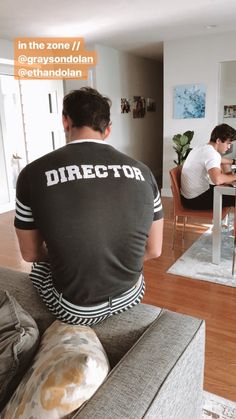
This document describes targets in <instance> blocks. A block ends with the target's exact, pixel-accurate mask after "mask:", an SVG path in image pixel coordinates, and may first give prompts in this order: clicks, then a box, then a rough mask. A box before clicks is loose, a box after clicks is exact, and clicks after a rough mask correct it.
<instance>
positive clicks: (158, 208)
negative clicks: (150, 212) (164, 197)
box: [154, 191, 163, 220]
mask: <svg viewBox="0 0 236 419" xmlns="http://www.w3.org/2000/svg"><path fill="white" fill-rule="evenodd" d="M161 218H163V208H162V203H161V196H160V192H159V191H157V195H156V197H155V198H154V220H160V219H161Z"/></svg>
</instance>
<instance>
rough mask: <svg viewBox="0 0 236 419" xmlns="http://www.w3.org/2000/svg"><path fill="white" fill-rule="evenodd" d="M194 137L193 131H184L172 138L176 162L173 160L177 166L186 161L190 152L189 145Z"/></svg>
mask: <svg viewBox="0 0 236 419" xmlns="http://www.w3.org/2000/svg"><path fill="white" fill-rule="evenodd" d="M193 135H194V131H186V132H184V133H183V134H176V135H174V137H173V138H172V141H173V142H174V146H173V148H174V150H175V151H176V153H177V157H178V159H177V160H174V163H175V164H177V165H178V166H179V165H182V164H183V163H184V161H185V160H186V158H187V156H188V154H189V153H190V151H191V150H192V148H191V147H190V143H191V141H192V138H193Z"/></svg>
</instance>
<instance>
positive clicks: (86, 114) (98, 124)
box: [62, 87, 111, 133]
mask: <svg viewBox="0 0 236 419" xmlns="http://www.w3.org/2000/svg"><path fill="white" fill-rule="evenodd" d="M110 107H111V101H110V99H108V98H107V97H105V96H102V95H101V94H100V93H99V92H98V91H97V90H95V89H92V88H91V87H82V88H81V89H79V90H73V91H72V92H70V93H68V94H67V95H66V96H65V97H64V100H63V111H62V113H63V115H65V116H67V115H68V116H69V117H70V119H71V120H72V126H73V127H75V128H82V127H85V126H87V127H90V128H92V129H93V130H94V131H99V132H101V133H104V131H105V129H106V128H107V127H108V125H109V124H110Z"/></svg>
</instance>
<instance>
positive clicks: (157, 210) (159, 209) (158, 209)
mask: <svg viewBox="0 0 236 419" xmlns="http://www.w3.org/2000/svg"><path fill="white" fill-rule="evenodd" d="M161 210H162V205H161V206H160V207H158V208H154V212H160V211H161Z"/></svg>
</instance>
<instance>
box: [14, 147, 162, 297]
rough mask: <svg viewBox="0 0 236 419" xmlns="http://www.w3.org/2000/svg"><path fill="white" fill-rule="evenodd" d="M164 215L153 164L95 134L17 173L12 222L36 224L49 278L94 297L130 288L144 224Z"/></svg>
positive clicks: (73, 293) (61, 288)
mask: <svg viewBox="0 0 236 419" xmlns="http://www.w3.org/2000/svg"><path fill="white" fill-rule="evenodd" d="M162 217H163V213H162V204H161V199H160V194H159V191H158V187H157V184H156V181H155V179H154V176H153V175H152V173H151V171H150V169H149V168H148V167H147V166H146V165H144V164H143V163H141V162H138V161H136V160H134V159H132V158H131V157H128V156H127V155H125V154H123V153H121V152H119V151H117V150H116V149H115V148H114V147H112V146H111V145H109V144H106V143H104V142H103V141H100V140H77V141H73V142H71V143H69V144H67V145H66V146H64V147H62V148H60V149H58V150H55V151H53V152H51V153H49V154H47V155H45V156H43V157H41V158H39V159H37V160H35V161H33V162H32V163H30V164H28V165H27V166H26V167H25V168H24V169H23V170H22V171H21V172H20V174H19V177H18V181H17V193H16V214H15V222H14V224H15V227H17V228H19V229H39V231H40V233H41V235H42V237H43V239H44V240H45V243H46V245H47V248H48V253H49V258H50V263H51V267H52V276H53V282H54V286H55V288H56V289H57V291H58V292H59V293H62V294H63V297H64V298H66V299H67V300H68V301H70V302H72V303H74V304H78V305H91V304H97V303H99V302H103V301H106V300H107V298H109V297H114V296H116V295H119V294H120V293H122V292H124V291H126V290H128V289H129V288H131V287H132V286H133V285H134V284H135V283H136V281H137V280H138V278H139V276H140V274H141V272H142V268H143V256H144V252H145V245H146V240H147V237H148V231H149V229H150V227H151V225H152V222H153V220H158V219H160V218H162Z"/></svg>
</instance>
